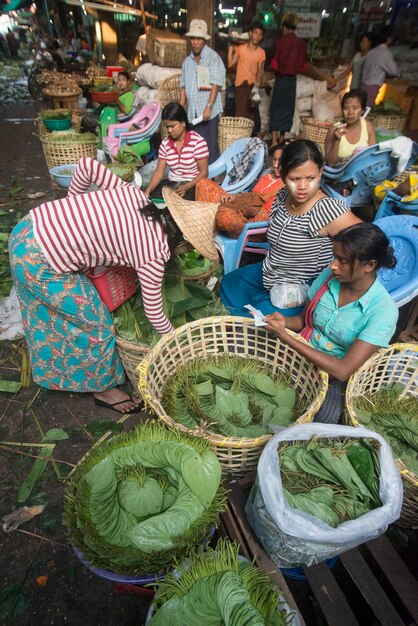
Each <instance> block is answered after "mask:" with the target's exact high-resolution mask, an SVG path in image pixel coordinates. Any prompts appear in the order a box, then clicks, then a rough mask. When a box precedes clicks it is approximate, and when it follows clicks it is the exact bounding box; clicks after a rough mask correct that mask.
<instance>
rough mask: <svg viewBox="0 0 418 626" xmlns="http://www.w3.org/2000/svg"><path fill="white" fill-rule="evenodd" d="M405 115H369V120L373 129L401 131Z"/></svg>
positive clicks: (403, 126) (404, 122)
mask: <svg viewBox="0 0 418 626" xmlns="http://www.w3.org/2000/svg"><path fill="white" fill-rule="evenodd" d="M406 118H407V115H406V114H405V115H373V113H370V115H369V120H370V121H371V123H372V124H373V126H374V127H375V128H386V129H387V130H400V131H403V129H404V128H405V124H406Z"/></svg>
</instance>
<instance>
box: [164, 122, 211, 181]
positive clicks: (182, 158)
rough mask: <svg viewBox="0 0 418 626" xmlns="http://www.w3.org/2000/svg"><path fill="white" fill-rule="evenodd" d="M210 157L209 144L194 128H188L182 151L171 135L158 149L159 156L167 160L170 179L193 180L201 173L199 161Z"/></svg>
mask: <svg viewBox="0 0 418 626" xmlns="http://www.w3.org/2000/svg"><path fill="white" fill-rule="evenodd" d="M208 157H209V150H208V144H207V143H206V141H205V140H204V139H203V137H201V136H200V135H199V134H198V133H196V132H195V131H194V130H186V133H185V136H184V143H183V146H182V148H181V150H180V152H177V148H176V145H175V143H174V141H173V139H171V137H167V138H166V139H164V141H162V143H161V145H160V149H159V151H158V158H159V159H162V160H163V161H167V165H168V167H169V170H170V171H169V174H168V179H169V180H179V181H180V180H193V179H194V178H196V176H197V175H198V173H199V168H198V166H197V161H200V160H201V159H207V158H208Z"/></svg>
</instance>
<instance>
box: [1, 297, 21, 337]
mask: <svg viewBox="0 0 418 626" xmlns="http://www.w3.org/2000/svg"><path fill="white" fill-rule="evenodd" d="M23 336H24V332H23V320H22V314H21V312H20V305H19V300H18V299H17V293H16V287H15V286H14V285H13V287H12V288H11V290H10V294H9V295H8V296H7V297H6V298H0V340H1V341H12V340H13V339H18V338H19V337H23Z"/></svg>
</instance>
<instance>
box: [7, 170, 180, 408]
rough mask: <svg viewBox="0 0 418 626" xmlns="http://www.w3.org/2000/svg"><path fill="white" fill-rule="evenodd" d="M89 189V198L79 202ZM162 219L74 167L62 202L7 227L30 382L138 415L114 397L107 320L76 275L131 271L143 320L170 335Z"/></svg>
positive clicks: (167, 242)
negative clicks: (103, 270) (114, 269)
mask: <svg viewBox="0 0 418 626" xmlns="http://www.w3.org/2000/svg"><path fill="white" fill-rule="evenodd" d="M91 183H94V185H95V186H96V187H98V190H97V191H93V192H89V193H86V192H87V191H88V189H89V187H90V185H91ZM163 219H164V218H163V217H162V212H161V211H159V210H158V209H156V207H154V205H150V203H149V200H148V198H147V196H146V195H145V194H144V193H143V192H142V191H140V190H139V189H136V188H135V187H134V186H133V185H131V184H129V183H125V182H124V181H123V180H122V179H121V178H119V177H118V176H115V175H114V174H112V172H111V171H110V170H108V169H107V168H106V167H104V166H103V165H101V164H100V163H98V162H97V161H95V160H93V159H91V158H83V159H81V161H80V162H79V164H78V167H77V169H76V172H75V174H74V177H73V180H72V182H71V185H70V188H69V191H68V196H67V197H66V198H63V199H61V200H54V201H52V202H45V203H44V204H41V205H40V206H39V207H37V208H34V209H32V210H31V211H30V213H29V215H27V216H26V217H24V218H23V219H22V220H21V221H20V222H19V224H17V226H16V227H15V229H14V230H13V232H12V234H11V236H10V243H9V251H10V264H11V269H12V274H13V280H14V283H15V285H16V289H17V294H18V298H19V302H20V307H21V311H22V316H23V322H24V329H25V335H26V339H27V343H28V347H29V353H30V357H31V363H32V372H33V378H34V380H35V382H36V383H38V384H39V385H41V386H42V387H46V388H48V389H60V390H65V391H78V392H93V395H94V398H95V403H96V404H98V405H100V406H107V407H111V408H114V409H115V410H117V411H119V412H121V413H128V412H134V411H135V410H137V409H138V405H137V404H136V403H135V402H134V401H133V400H132V398H131V397H130V396H128V394H126V393H124V392H123V391H122V390H121V389H119V388H118V385H120V384H121V383H123V381H124V372H123V367H122V364H121V362H120V359H119V357H118V354H117V352H116V349H115V344H116V336H115V330H114V326H113V321H112V317H111V315H110V313H109V311H108V310H107V309H106V307H105V306H104V304H103V302H102V301H101V300H100V297H99V295H98V293H97V291H96V290H95V289H94V287H93V286H92V284H91V282H90V280H89V279H88V278H87V277H86V274H87V273H89V272H90V271H92V270H93V269H94V268H96V267H99V266H106V267H112V266H125V267H132V268H134V269H135V270H136V272H137V274H138V277H139V282H140V285H141V293H142V299H143V304H144V310H145V313H146V315H147V317H148V319H149V321H150V322H151V324H152V325H153V327H154V328H155V329H156V330H157V331H158V332H159V333H161V334H165V333H168V332H170V331H171V330H172V328H173V327H172V325H171V323H170V320H169V319H168V318H167V317H166V315H165V313H164V311H163V305H162V294H161V285H162V280H163V276H164V266H165V262H166V261H167V260H168V259H169V258H170V251H171V249H172V248H174V246H175V245H176V243H177V242H178V240H179V236H180V231H178V229H177V228H176V227H175V225H174V222H171V221H170V219H168V218H167V219H166V220H165V221H164V223H163V221H162V220H163ZM176 234H177V235H179V236H178V237H176ZM176 239H177V241H176Z"/></svg>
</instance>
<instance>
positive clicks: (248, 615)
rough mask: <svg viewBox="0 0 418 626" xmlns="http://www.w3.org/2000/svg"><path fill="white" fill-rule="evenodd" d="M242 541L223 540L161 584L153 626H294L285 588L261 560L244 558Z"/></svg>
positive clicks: (196, 556)
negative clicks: (260, 565)
mask: <svg viewBox="0 0 418 626" xmlns="http://www.w3.org/2000/svg"><path fill="white" fill-rule="evenodd" d="M238 551H239V546H238V545H237V544H235V543H230V542H229V541H226V540H222V539H221V540H220V541H218V544H217V546H216V549H215V550H213V549H211V548H209V549H208V550H207V551H205V552H204V551H203V550H200V551H199V553H198V554H196V555H193V556H191V557H190V559H189V561H188V562H187V563H186V564H184V565H178V566H177V568H176V572H175V573H173V574H169V575H168V576H167V577H166V578H165V580H164V581H163V582H161V583H160V585H159V588H158V596H157V600H156V604H157V606H158V609H157V611H156V613H155V614H154V615H153V617H152V619H151V622H150V626H184V624H199V626H243V625H244V624H245V625H246V626H287V625H288V626H290V624H292V623H293V614H289V613H288V612H287V611H286V608H285V606H284V603H283V599H282V597H281V593H280V592H279V590H278V589H277V587H276V586H275V585H274V583H272V582H271V580H270V579H269V577H268V576H267V575H266V574H265V573H264V572H262V571H261V570H260V569H259V568H258V567H256V566H255V565H253V564H251V563H248V562H246V561H241V560H240V559H239V557H238Z"/></svg>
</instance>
